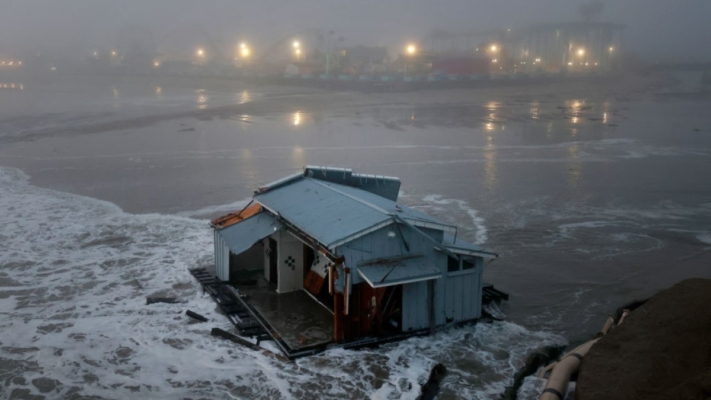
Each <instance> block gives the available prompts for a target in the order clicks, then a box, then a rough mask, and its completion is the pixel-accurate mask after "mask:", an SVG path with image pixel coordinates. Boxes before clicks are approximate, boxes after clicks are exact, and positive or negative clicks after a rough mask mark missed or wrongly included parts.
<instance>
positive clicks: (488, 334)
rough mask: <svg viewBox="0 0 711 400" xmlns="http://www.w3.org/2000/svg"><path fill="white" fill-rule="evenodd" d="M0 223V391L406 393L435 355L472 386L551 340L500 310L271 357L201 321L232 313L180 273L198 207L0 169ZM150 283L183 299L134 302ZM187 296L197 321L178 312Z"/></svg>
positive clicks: (456, 392) (195, 242) (499, 375)
mask: <svg viewBox="0 0 711 400" xmlns="http://www.w3.org/2000/svg"><path fill="white" fill-rule="evenodd" d="M447 201H449V200H447V199H444V198H442V197H434V198H432V203H433V204H438V203H439V204H438V205H439V206H443V205H447ZM449 204H450V205H456V207H461V208H462V210H464V211H465V212H467V206H466V204H465V203H460V202H456V201H455V202H451V203H449ZM236 205H237V204H231V205H227V206H219V207H227V208H233V207H234V206H236ZM219 207H218V208H219ZM215 210H216V209H215V208H209V209H208V208H205V209H201V210H196V211H194V212H188V213H186V215H194V214H195V213H197V214H200V213H203V212H205V213H210V212H212V211H215ZM471 217H472V218H473V220H476V219H475V217H476V214H475V213H472V215H471ZM0 225H2V226H3V229H2V231H0V242H2V243H3V247H2V249H0V282H2V283H1V284H0V298H3V301H2V302H1V303H0V304H2V306H0V313H2V315H3V319H2V321H0V329H2V331H3V337H2V339H0V341H1V342H2V345H1V347H0V365H6V366H10V368H11V369H10V370H8V372H7V373H6V375H5V382H6V383H7V384H6V386H4V388H3V390H4V393H10V392H12V391H13V390H16V389H17V390H27V391H28V392H29V394H30V395H44V396H46V395H47V393H42V392H41V391H40V388H39V387H38V385H39V384H37V385H36V384H33V383H32V382H35V383H36V382H40V383H42V382H44V384H45V385H49V386H50V387H51V388H50V389H49V390H50V391H51V396H53V397H66V396H69V395H70V394H74V393H75V394H78V395H81V396H97V397H110V398H111V397H119V398H127V397H140V398H178V397H200V398H215V399H217V398H220V399H222V398H225V397H233V398H263V399H275V398H285V399H286V398H304V399H306V398H314V397H319V398H333V399H336V398H338V399H341V398H358V399H360V398H367V397H370V398H374V399H381V398H387V399H390V398H415V397H416V396H417V395H418V394H419V391H420V387H421V385H422V384H423V383H424V381H425V380H426V379H427V376H428V374H429V369H430V368H431V366H432V365H433V364H434V363H435V362H442V363H444V364H445V365H446V366H447V368H448V369H449V370H450V373H449V374H448V375H447V378H446V379H445V381H444V382H443V384H442V390H443V395H445V396H446V395H448V396H453V397H463V398H478V399H484V398H491V397H496V396H498V395H500V394H501V393H503V391H504V389H505V387H506V386H507V385H510V384H511V382H512V379H513V371H514V370H515V369H516V368H517V367H518V366H520V365H523V362H524V360H525V358H526V356H527V354H529V353H530V352H532V351H534V350H536V349H538V348H540V347H542V346H545V345H547V344H551V343H562V342H564V340H563V338H561V337H559V336H557V335H554V334H551V333H546V332H531V331H529V330H527V329H525V328H523V327H521V326H518V325H515V324H512V323H507V322H501V323H494V324H478V325H475V326H465V327H460V328H456V329H449V330H445V331H442V332H438V333H437V334H436V335H434V336H432V337H424V338H411V339H409V340H406V341H402V342H398V343H393V344H389V345H385V346H382V347H380V348H378V349H367V350H360V351H350V350H343V349H334V350H330V351H327V352H325V353H322V354H320V355H317V356H314V357H309V358H304V359H300V360H298V361H297V362H295V363H282V362H280V361H277V360H275V359H273V358H271V357H268V356H265V355H263V354H261V353H258V352H253V351H250V350H246V349H244V348H241V347H238V346H235V345H234V344H232V343H231V342H226V341H223V340H220V339H216V338H214V337H212V336H211V335H210V334H209V332H210V328H212V327H220V328H223V329H226V330H230V329H231V325H230V324H229V322H228V321H227V319H226V318H225V317H224V316H222V315H221V314H220V313H219V312H218V311H217V310H216V307H215V304H214V302H213V301H212V300H211V299H210V297H209V296H208V295H205V294H203V293H202V289H201V288H200V286H199V285H198V284H197V282H196V281H195V280H194V279H193V278H192V276H191V275H190V274H189V272H188V268H193V267H197V266H209V265H210V264H211V263H212V262H213V261H212V250H213V246H212V234H211V231H210V228H209V227H208V226H207V224H205V221H204V220H199V219H193V218H187V217H186V216H180V215H160V214H139V215H135V214H128V213H125V212H124V211H122V210H121V209H120V208H119V207H117V206H116V205H114V204H112V203H109V202H105V201H100V200H95V199H91V198H88V197H82V196H77V195H73V194H68V193H63V192H58V191H54V190H49V189H43V188H39V187H36V186H33V185H31V184H30V183H29V178H28V176H27V175H25V174H23V173H22V172H20V171H18V170H15V169H7V168H0ZM155 293H161V294H164V295H165V294H166V293H167V294H168V295H170V296H177V297H179V298H180V299H181V300H182V301H183V303H180V304H153V305H150V306H146V304H145V297H146V296H148V295H151V294H155ZM186 309H191V310H194V311H195V312H198V313H200V314H202V315H204V316H206V317H207V318H208V319H209V320H210V323H208V324H195V323H193V322H191V321H189V319H188V318H186V317H185V316H184V312H185V310H186ZM268 346H269V342H266V343H265V347H268ZM15 377H21V378H24V379H14V378H15ZM39 386H42V385H39ZM42 390H45V388H43V389H42Z"/></svg>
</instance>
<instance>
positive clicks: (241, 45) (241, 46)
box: [239, 42, 247, 49]
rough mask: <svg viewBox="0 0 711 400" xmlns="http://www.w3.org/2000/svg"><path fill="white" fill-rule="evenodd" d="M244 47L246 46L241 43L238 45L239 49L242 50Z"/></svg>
mask: <svg viewBox="0 0 711 400" xmlns="http://www.w3.org/2000/svg"><path fill="white" fill-rule="evenodd" d="M246 47H247V45H246V44H245V43H244V42H242V43H240V44H239V48H240V49H244V48H246Z"/></svg>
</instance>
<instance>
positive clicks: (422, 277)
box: [358, 257, 442, 288]
mask: <svg viewBox="0 0 711 400" xmlns="http://www.w3.org/2000/svg"><path fill="white" fill-rule="evenodd" d="M358 273H359V274H360V276H361V277H363V279H365V280H366V281H367V282H368V284H369V285H370V286H371V287H373V288H379V287H386V286H393V285H400V284H404V283H412V282H420V281H426V280H430V279H439V278H440V277H442V271H440V269H439V268H438V267H437V266H436V265H434V263H433V262H432V260H431V259H429V258H427V257H419V258H402V259H400V260H397V261H393V262H389V263H374V264H368V265H360V266H358Z"/></svg>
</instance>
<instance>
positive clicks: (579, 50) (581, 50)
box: [578, 49, 585, 57]
mask: <svg viewBox="0 0 711 400" xmlns="http://www.w3.org/2000/svg"><path fill="white" fill-rule="evenodd" d="M578 55H579V56H581V57H582V56H584V55H585V49H578Z"/></svg>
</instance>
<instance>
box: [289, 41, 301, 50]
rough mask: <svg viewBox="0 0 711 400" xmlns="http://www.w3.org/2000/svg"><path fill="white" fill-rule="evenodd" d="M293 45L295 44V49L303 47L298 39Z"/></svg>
mask: <svg viewBox="0 0 711 400" xmlns="http://www.w3.org/2000/svg"><path fill="white" fill-rule="evenodd" d="M291 45H292V46H294V48H295V49H298V48H299V47H301V43H299V41H298V40H294V43H292V44H291Z"/></svg>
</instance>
